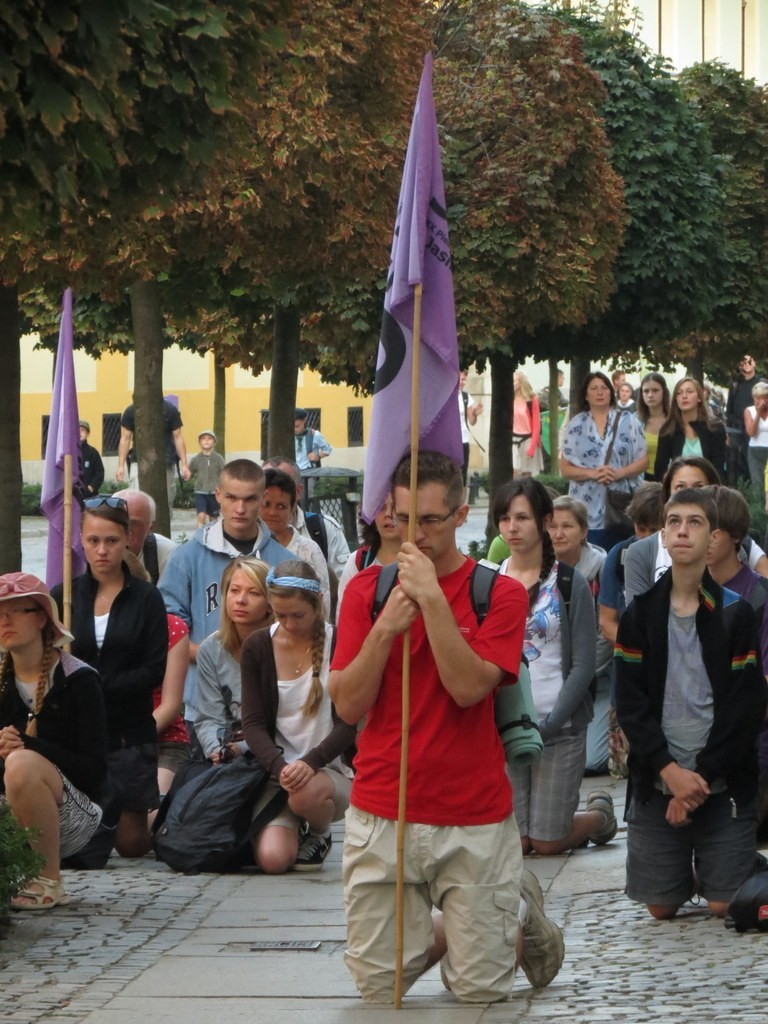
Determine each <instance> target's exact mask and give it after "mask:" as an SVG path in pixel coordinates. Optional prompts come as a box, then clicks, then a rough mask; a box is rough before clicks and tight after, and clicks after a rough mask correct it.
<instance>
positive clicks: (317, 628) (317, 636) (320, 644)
mask: <svg viewBox="0 0 768 1024" xmlns="http://www.w3.org/2000/svg"><path fill="white" fill-rule="evenodd" d="M324 652H325V619H324V618H323V615H322V612H321V606H320V601H319V600H318V601H317V604H316V607H315V625H314V629H313V630H312V686H311V688H310V691H309V694H308V695H307V699H306V701H305V702H304V706H303V707H302V709H301V712H302V714H304V715H306V716H307V718H314V716H315V715H316V714H317V712H318V711H319V710H320V704H321V702H322V699H323V684H322V683H321V682H320V672H321V670H322V667H323V654H324Z"/></svg>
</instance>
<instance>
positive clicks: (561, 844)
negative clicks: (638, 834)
mask: <svg viewBox="0 0 768 1024" xmlns="http://www.w3.org/2000/svg"><path fill="white" fill-rule="evenodd" d="M552 511H553V509H552V499H551V498H550V496H549V494H548V492H547V490H546V489H545V488H544V487H543V486H542V484H540V483H539V482H538V481H537V480H533V479H531V478H522V479H518V480H512V481H511V482H510V483H507V484H505V485H504V486H503V487H502V488H501V489H500V490H499V492H498V493H497V494H496V497H495V498H494V503H493V515H494V521H495V523H496V526H497V527H498V529H499V531H500V532H501V535H502V537H503V538H504V540H505V541H506V543H507V544H508V546H509V551H510V555H509V558H507V559H506V560H505V561H504V562H503V563H502V565H501V568H500V570H499V571H500V572H503V573H506V574H507V575H508V576H511V577H513V579H516V580H517V581H518V582H519V583H522V585H523V586H524V587H525V588H526V590H527V591H528V595H529V605H528V618H527V620H526V626H525V640H524V644H523V653H524V654H525V656H526V657H527V659H528V665H529V668H530V674H531V688H532V692H533V700H534V704H535V706H536V711H537V714H538V719H539V730H540V732H541V736H542V739H543V740H544V750H543V752H542V754H541V757H540V758H539V759H538V760H537V761H535V762H534V763H533V764H532V765H530V766H528V767H524V768H519V767H518V768H513V769H511V775H512V787H513V793H514V807H515V816H516V818H517V824H518V828H519V829H520V836H521V839H522V843H523V851H524V852H525V853H530V852H532V851H533V852H536V853H540V854H542V855H544V856H552V855H554V854H557V853H562V852H563V851H565V850H571V849H574V848H576V847H578V846H582V845H583V844H584V843H585V842H586V841H587V840H591V841H592V842H593V843H595V844H597V845H602V844H604V843H607V842H609V841H610V840H611V839H613V837H614V835H615V834H616V816H615V814H614V809H613V800H612V799H611V796H610V794H609V793H606V792H604V791H602V790H596V791H594V792H592V793H590V795H589V797H588V798H587V809H586V811H581V812H579V811H578V810H577V808H578V806H579V789H580V786H581V780H582V777H583V775H584V767H585V762H586V736H587V724H588V723H589V721H590V719H591V718H592V694H591V692H590V686H591V684H592V680H593V678H594V675H595V630H596V625H595V605H594V600H593V598H592V594H591V592H590V589H589V585H588V583H587V581H586V580H585V579H584V577H583V576H582V575H581V573H579V572H578V570H575V569H568V570H567V572H568V575H569V577H570V576H572V579H571V583H570V588H569V589H570V594H568V593H567V589H566V587H565V585H564V574H563V573H562V572H561V571H560V570H559V566H558V562H557V560H556V559H555V554H554V550H553V548H552V542H551V540H550V538H549V534H548V532H547V529H548V527H549V525H550V523H551V520H552Z"/></svg>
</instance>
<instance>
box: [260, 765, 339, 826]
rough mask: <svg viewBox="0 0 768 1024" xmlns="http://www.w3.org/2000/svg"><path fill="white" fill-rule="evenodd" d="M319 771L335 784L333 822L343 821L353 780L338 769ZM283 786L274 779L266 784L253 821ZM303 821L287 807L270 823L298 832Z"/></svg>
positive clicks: (321, 769)
mask: <svg viewBox="0 0 768 1024" xmlns="http://www.w3.org/2000/svg"><path fill="white" fill-rule="evenodd" d="M319 771H321V772H324V773H325V774H326V775H328V776H329V777H330V779H331V781H332V782H333V788H334V792H333V820H334V821H341V819H342V818H343V817H344V814H345V813H346V810H347V808H348V807H349V794H350V793H351V792H352V779H350V778H348V777H347V776H346V775H344V774H343V773H342V772H340V771H338V770H337V769H336V768H328V767H325V768H320V769H319ZM281 788H282V787H281V786H280V784H279V783H278V782H276V781H275V780H274V779H270V780H269V782H268V783H267V784H266V786H265V787H264V789H263V790H262V793H261V795H260V797H259V799H258V802H257V803H256V806H255V807H254V809H253V814H252V816H251V820H253V819H254V818H256V817H257V816H258V815H259V814H260V813H261V811H262V810H263V809H264V808H265V807H266V805H267V804H268V803H269V801H270V800H271V799H272V798H273V797H274V796H275V795H276V794H277V793H279V792H280V790H281ZM301 822H302V819H301V818H300V817H298V815H296V814H294V813H293V811H292V810H291V809H290V807H288V805H287V804H286V806H285V807H284V808H283V809H282V811H280V813H279V814H277V815H275V817H274V818H272V820H271V821H270V822H269V824H270V825H279V826H280V827H281V828H292V829H293V830H294V831H296V832H298V831H299V828H300V826H301Z"/></svg>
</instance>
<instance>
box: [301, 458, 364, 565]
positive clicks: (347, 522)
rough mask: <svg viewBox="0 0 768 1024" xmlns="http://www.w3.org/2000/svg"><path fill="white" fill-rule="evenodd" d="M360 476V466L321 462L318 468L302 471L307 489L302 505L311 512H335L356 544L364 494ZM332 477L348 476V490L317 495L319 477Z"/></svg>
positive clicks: (302, 496)
mask: <svg viewBox="0 0 768 1024" xmlns="http://www.w3.org/2000/svg"><path fill="white" fill-rule="evenodd" d="M359 476H360V470H357V469H344V468H343V467H341V466H319V467H318V468H317V469H303V470H302V471H301V478H302V484H303V490H304V493H303V495H300V498H301V504H302V507H303V508H304V509H306V510H307V511H309V512H322V513H323V515H329V516H333V518H334V519H336V520H337V521H338V522H339V523H341V525H342V528H343V530H344V536H345V537H346V538H347V541H348V542H349V544H350V545H351V546H352V547H353V548H356V547H357V545H358V536H357V509H358V506H359V505H360V494H359V492H358V487H357V478H358V477H359ZM329 477H336V478H339V477H345V478H346V481H347V486H346V488H345V490H344V493H343V494H337V495H333V496H328V497H323V496H318V495H316V494H315V491H316V484H317V481H318V480H327V479H328V478H329Z"/></svg>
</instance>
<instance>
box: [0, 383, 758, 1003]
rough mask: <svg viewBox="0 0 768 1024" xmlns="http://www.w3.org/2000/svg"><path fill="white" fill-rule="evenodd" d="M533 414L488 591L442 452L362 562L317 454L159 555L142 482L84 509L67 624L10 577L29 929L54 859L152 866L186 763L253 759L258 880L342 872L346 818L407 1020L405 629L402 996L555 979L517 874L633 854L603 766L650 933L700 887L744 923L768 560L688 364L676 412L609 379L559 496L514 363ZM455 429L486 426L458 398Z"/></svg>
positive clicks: (4, 691)
mask: <svg viewBox="0 0 768 1024" xmlns="http://www.w3.org/2000/svg"><path fill="white" fill-rule="evenodd" d="M761 386H762V385H761V383H760V382H756V383H755V384H754V385H752V387H753V391H754V394H755V405H754V407H753V406H748V407H746V408H745V409H744V411H743V422H744V424H745V430H746V431H747V433H748V436H749V438H753V437H759V436H760V430H761V428H760V427H759V425H758V426H755V429H754V431H753V433H749V431H748V427H749V424H750V423H752V422H753V421H755V423H757V421H762V418H763V412H764V411H765V412H766V415H768V397H766V398H764V396H763V393H762V392H760V391H759V390H758V389H759V388H760V387H761ZM622 387H623V390H622ZM766 394H767V395H768V386H766ZM514 396H515V397H514V413H513V422H512V424H511V430H510V441H511V445H512V456H513V461H514V465H515V474H514V476H513V479H511V480H510V481H509V482H508V483H506V484H505V485H504V486H503V487H501V488H499V489H498V491H497V492H496V493H495V494H494V495H492V501H491V507H492V518H493V523H494V525H495V527H496V530H497V531H498V537H497V538H496V540H495V541H494V543H493V544H492V545H491V547H490V549H489V552H488V560H489V562H490V563H495V564H496V565H498V571H497V573H496V575H495V576H494V579H493V585H492V588H491V589H490V590H489V591H488V594H487V600H486V601H485V603H484V604H483V605H482V606H481V605H479V604H478V603H477V601H476V600H475V597H476V589H475V573H476V563H475V562H474V561H473V560H472V559H470V558H468V557H466V556H465V555H464V554H463V552H462V551H461V550H460V548H459V547H458V542H457V531H458V530H459V529H460V527H461V526H462V524H463V523H464V522H465V520H466V517H467V515H468V511H469V508H468V505H467V504H466V502H465V478H464V477H463V476H462V469H464V470H465V469H466V466H464V467H461V466H457V465H456V464H454V463H453V462H452V461H451V460H450V459H449V458H448V457H447V456H444V455H441V454H439V453H436V452H421V453H420V454H419V457H418V464H417V466H416V480H417V492H416V496H415V499H414V502H415V503H414V505H413V507H415V522H412V521H411V517H412V515H413V511H412V506H411V494H410V480H411V466H410V459H409V458H406V459H404V460H403V461H402V462H401V463H400V465H399V466H398V468H397V470H396V472H395V475H394V478H393V481H392V490H391V495H390V497H389V499H388V500H387V502H386V504H385V505H384V507H383V508H382V509H381V510H380V512H379V513H378V514H377V515H376V517H375V519H374V521H373V522H372V523H370V524H365V525H364V526H363V531H362V543H361V545H360V546H359V547H358V548H357V550H355V551H354V552H351V553H350V552H349V548H348V547H347V546H346V542H345V541H344V540H343V533H341V531H340V528H339V526H338V524H336V523H335V522H334V521H333V520H332V519H330V518H329V517H321V518H323V522H322V530H321V531H320V532H318V530H317V526H318V524H314V527H315V528H314V529H313V528H312V526H311V523H310V516H309V514H308V513H305V512H303V511H302V509H301V506H300V501H299V499H300V490H299V487H298V486H297V484H298V483H299V482H300V480H301V469H300V467H299V466H298V465H297V464H296V463H295V462H293V461H292V460H288V459H283V458H275V459H271V460H270V461H269V464H268V465H267V466H266V469H264V468H262V467H261V466H259V465H258V464H256V463H255V462H252V461H251V460H249V459H242V458H240V459H235V460H233V461H230V462H228V463H224V464H223V465H221V466H220V467H219V471H218V475H217V476H216V479H215V486H213V492H212V493H213V497H214V499H215V503H216V510H215V515H213V516H211V518H210V521H209V520H208V516H209V510H210V509H212V506H209V505H206V510H205V516H204V517H203V519H204V520H205V521H203V522H201V525H200V527H199V529H198V530H197V531H196V533H195V534H194V536H193V537H192V538H191V539H190V540H189V541H187V542H186V543H184V544H181V545H179V546H175V545H172V544H171V547H170V549H165V550H164V552H163V554H164V557H163V558H162V563H161V560H160V559H159V558H158V550H159V549H158V542H157V539H155V540H154V542H153V541H152V540H151V538H157V535H155V534H153V533H152V525H153V522H152V520H153V512H152V507H151V503H150V499H149V496H148V495H144V494H143V493H142V492H141V491H138V490H135V489H134V490H129V491H123V492H119V493H118V494H117V495H102V494H98V493H97V494H92V495H91V496H89V497H87V498H85V500H84V502H83V511H82V518H81V524H80V525H81V538H82V544H83V549H84V552H85V555H86V559H87V563H88V564H87V569H86V572H85V573H84V574H83V575H82V576H80V577H78V578H76V579H75V580H74V581H73V585H72V597H71V602H72V604H71V632H68V631H67V630H65V629H64V626H63V625H62V618H63V612H64V608H63V602H64V595H63V591H62V589H61V588H58V587H57V588H54V589H53V590H52V591H51V592H49V591H48V588H47V587H46V585H45V584H44V583H43V582H42V581H40V580H38V579H36V578H35V577H33V576H30V575H29V574H24V573H13V574H8V575H6V576H2V577H0V647H2V649H3V651H4V652H5V654H4V658H3V661H2V664H1V665H0V760H1V761H2V764H3V767H4V776H3V785H4V792H5V797H4V798H5V800H6V801H7V802H8V804H9V805H10V807H11V809H12V811H13V813H14V814H15V816H16V817H17V818H18V820H19V821H20V822H21V824H23V825H24V826H27V827H29V828H30V829H32V830H33V831H32V838H31V840H30V841H31V843H32V845H33V846H34V848H35V849H36V850H37V852H38V853H39V854H40V857H41V866H40V869H39V873H38V875H37V876H36V877H35V878H34V879H30V880H28V881H27V882H25V883H24V886H23V888H22V889H21V890H20V892H19V893H18V895H17V896H16V897H15V899H14V901H13V906H14V907H15V908H16V909H17V910H19V911H47V910H49V909H51V908H53V907H55V906H57V905H58V904H61V903H65V902H67V900H68V897H67V894H66V891H65V888H64V884H63V881H62V876H61V863H62V860H64V861H65V863H66V860H67V858H71V857H72V856H82V854H83V851H85V850H87V849H89V847H92V846H93V844H94V843H95V842H97V841H99V842H101V843H102V847H103V844H104V837H105V835H106V837H107V839H106V856H109V852H110V850H111V849H112V848H113V847H114V849H116V850H117V852H118V853H119V854H120V855H122V856H126V857H141V856H144V855H145V854H146V853H147V852H148V851H149V850H150V849H151V847H152V827H153V818H154V815H155V814H156V812H157V809H158V807H159V805H160V803H161V801H162V800H163V799H165V801H166V806H167V804H168V801H171V800H172V798H173V794H174V779H175V778H176V777H177V776H178V777H179V778H180V777H181V776H182V774H183V773H184V772H185V771H186V769H187V765H188V764H189V763H192V762H200V763H203V762H205V763H206V764H207V765H208V766H214V768H210V767H209V770H211V771H213V770H220V769H222V768H223V766H226V765H231V764H232V763H233V762H234V763H238V764H245V763H251V762H252V763H253V764H255V765H258V766H261V768H262V769H263V770H264V771H265V772H266V774H267V776H268V780H267V782H266V785H265V788H263V789H262V790H261V791H260V793H259V796H258V799H257V800H255V801H254V805H253V807H252V808H250V809H249V815H252V816H251V817H250V820H251V821H252V822H253V828H252V830H251V833H249V837H248V838H249V844H250V845H249V859H250V861H251V863H253V864H254V865H255V866H256V867H257V868H259V869H260V870H261V871H262V872H264V873H267V874H281V873H283V872H286V871H289V870H297V871H317V870H320V869H322V867H323V863H324V861H325V859H326V858H327V856H328V853H329V850H330V849H331V842H332V840H331V824H332V822H334V821H339V820H341V819H342V818H344V819H345V839H344V854H343V868H342V873H343V883H344V891H345V910H346V915H347V929H348V949H347V953H346V960H347V963H348V966H349V968H350V971H351V972H352V975H353V977H354V980H355V983H356V985H357V987H358V989H359V991H360V992H361V994H362V996H363V997H364V998H365V999H367V1000H370V1001H373V1002H390V1001H391V1000H392V993H393V984H394V980H395V974H396V965H395V959H396V956H395V948H396V921H395V892H396V889H397V887H398V886H397V879H396V863H397V860H398V856H397V854H396V847H397V845H398V838H397V829H396V823H397V819H398V815H399V811H400V792H399V780H400V775H401V764H400V741H401V733H402V710H401V709H402V699H403V697H402V695H403V689H404V687H405V685H406V681H405V679H404V665H403V649H404V644H405V639H404V638H405V635H406V634H408V637H409V665H410V672H409V678H410V684H409V692H410V716H409V720H410V726H409V742H410V753H409V758H408V764H407V771H406V791H407V801H406V805H405V822H406V823H405V832H404V836H403V837H402V844H403V845H402V853H401V856H402V863H403V868H404V880H403V911H402V912H403V915H404V948H403V949H402V950H401V951H400V952H401V953H402V981H403V984H404V987H405V989H407V988H408V987H409V986H410V985H412V984H413V983H414V982H415V980H416V979H417V978H418V977H419V976H420V975H421V974H422V973H423V972H424V971H425V970H427V969H428V968H429V967H431V966H432V965H434V964H437V963H439V964H440V968H441V976H442V978H443V981H444V983H445V985H446V987H447V988H449V989H450V990H451V991H452V992H453V993H454V994H455V996H456V997H457V998H458V999H460V1000H462V1001H466V1002H488V1001H498V1000H502V999H506V998H507V997H508V996H509V994H510V991H511V988H512V982H513V979H514V975H515V970H516V967H517V966H519V967H520V968H521V969H522V970H523V972H524V973H525V975H526V977H527V978H528V980H529V982H530V983H531V984H532V985H533V986H534V987H543V986H545V985H548V984H549V983H550V982H551V981H552V980H553V978H554V977H555V976H556V975H557V973H558V971H559V969H560V966H561V963H562V960H563V955H564V943H563V936H562V932H561V931H560V929H559V928H558V927H557V925H556V924H555V923H554V922H553V921H551V920H550V919H549V918H548V917H547V915H546V913H545V911H544V901H543V897H542V893H541V888H540V886H539V884H538V882H537V880H536V877H535V875H534V874H533V873H532V872H531V871H530V870H528V869H526V867H525V861H524V858H525V857H526V856H530V855H536V854H538V855H552V854H557V853H561V852H564V851H567V850H572V849H576V848H580V847H584V846H587V845H589V844H592V845H594V846H601V845H604V844H606V843H609V842H611V841H612V840H613V839H614V837H615V835H616V832H617V828H618V823H617V819H616V814H615V809H614V805H613V800H612V798H611V793H610V791H609V789H607V788H604V787H603V788H595V789H593V790H591V791H590V792H589V794H588V796H587V800H586V806H585V807H584V808H583V809H580V808H579V801H580V788H581V785H582V780H583V777H584V775H585V773H586V774H590V773H591V774H594V775H599V774H602V773H605V772H606V771H607V769H608V767H609V763H610V764H611V766H612V768H613V770H614V771H616V772H617V773H623V774H625V775H628V777H629V784H628V794H627V836H628V841H627V849H628V860H627V889H626V891H627V895H628V896H629V898H630V899H632V900H635V901H637V902H639V903H641V904H643V905H644V906H646V907H647V909H648V912H649V913H650V914H651V915H652V916H653V917H654V918H657V919H666V918H670V917H672V916H674V915H675V914H676V913H677V911H678V909H679V908H680V906H681V905H682V904H684V903H685V902H686V901H688V900H689V899H691V898H692V897H694V896H698V897H700V898H701V899H702V900H705V901H707V903H708V905H709V907H710V909H711V910H712V912H713V913H714V914H716V915H718V916H720V917H723V916H724V915H725V914H726V912H727V909H728V905H729V902H730V899H731V898H732V896H733V895H734V894H735V892H736V891H737V889H738V888H739V886H740V885H741V883H742V882H743V881H744V880H745V879H746V878H747V877H749V875H750V874H751V873H752V872H753V870H754V869H755V866H756V863H757V835H758V829H759V828H760V827H763V826H764V825H765V821H766V818H767V817H768V797H767V796H766V787H765V786H764V784H763V783H764V777H765V776H768V737H766V735H765V734H764V732H763V729H762V724H763V721H764V718H765V709H766V679H765V675H764V674H763V671H762V666H763V665H765V666H768V621H767V620H766V619H764V617H763V606H764V603H765V601H766V600H767V599H768V579H765V577H768V558H766V556H765V554H764V552H763V551H762V549H761V547H760V546H759V544H758V543H757V542H756V540H755V539H753V538H752V537H751V536H750V533H749V528H750V516H749V507H748V505H747V502H746V501H745V499H744V497H743V496H742V494H741V493H740V492H739V491H738V490H736V489H733V488H730V487H728V486H725V482H724V481H725V473H726V432H725V428H724V426H722V425H721V424H719V423H718V421H717V420H715V419H714V418H713V416H712V414H711V412H710V409H709V404H708V403H707V400H706V397H705V395H704V393H703V390H702V388H701V387H700V385H699V384H698V383H697V382H696V381H694V380H692V379H691V378H684V379H683V380H681V381H678V382H677V383H676V385H675V386H674V388H673V389H672V392H671V394H670V392H669V390H668V388H667V385H666V382H665V380H664V378H663V376H662V375H660V374H657V373H651V374H648V375H647V376H646V377H645V378H644V379H643V381H642V382H641V385H640V388H639V390H638V392H637V393H636V394H635V393H634V392H632V389H631V388H629V391H627V386H626V383H625V382H623V381H622V382H620V386H619V387H618V388H617V389H614V382H613V381H612V380H611V379H610V378H609V377H607V376H606V375H605V374H603V373H601V372H592V373H590V374H588V375H587V377H586V379H585V381H584V382H583V385H582V388H581V408H580V411H579V412H578V413H577V414H576V415H575V416H573V417H572V418H571V419H570V420H569V421H568V422H567V423H566V425H565V427H564V428H563V431H562V444H561V447H562V453H561V465H562V468H563V476H564V477H565V479H566V480H567V481H568V491H569V493H568V494H567V495H557V494H553V493H551V492H550V490H549V489H548V488H547V487H545V486H544V484H543V483H542V482H541V481H540V480H538V479H536V477H537V474H538V472H539V470H540V468H541V462H540V461H539V460H537V458H536V450H537V445H538V441H539V438H540V432H541V420H540V405H539V401H538V398H537V396H536V395H535V394H534V393H533V391H532V389H531V388H530V385H529V384H528V382H527V380H526V379H525V377H524V375H523V374H521V373H520V374H516V379H515V381H514ZM553 404H554V403H553ZM558 404H559V403H558ZM459 410H460V414H461V415H462V416H467V415H468V414H469V411H470V410H472V415H473V416H474V419H473V421H472V422H474V421H475V420H476V418H477V415H479V413H480V412H481V411H482V407H481V406H479V405H475V404H474V403H471V402H470V401H468V400H466V399H464V398H463V397H462V393H461V391H460V392H459ZM300 411H301V410H297V413H298V412H300ZM303 425H304V419H300V418H299V417H298V416H297V431H298V429H299V427H300V426H301V427H303ZM206 434H208V435H210V436H212V435H211V432H206ZM297 436H299V435H298V433H297ZM301 437H302V443H303V444H304V445H305V448H306V449H307V451H309V450H310V449H312V448H313V447H314V446H315V445H316V444H319V443H320V441H319V440H318V438H317V437H316V436H315V434H314V433H309V432H308V431H306V430H303V432H301ZM206 441H207V439H206ZM214 441H215V438H214ZM746 447H747V449H749V444H747V446H746ZM211 451H213V445H209V454H210V452H211ZM747 454H749V451H747ZM320 457H321V456H320V454H319V452H318V455H317V460H316V461H319V458H320ZM309 461H310V462H312V461H313V460H312V459H311V458H310V460H309ZM758 462H759V459H758V457H757V456H754V457H753V460H752V463H751V464H754V465H757V464H758ZM763 465H764V463H763V462H760V466H763ZM208 468H209V467H206V471H207V470H208ZM409 530H410V531H411V532H412V535H413V540H412V541H409V540H408V539H407V538H408V536H409ZM340 533H341V538H339V534H340ZM313 534H314V536H315V537H319V536H322V537H324V538H325V544H324V546H321V544H319V543H318V542H317V540H315V539H313ZM168 543H169V544H170V542H168ZM160 547H161V548H162V547H163V545H162V544H160ZM153 551H154V554H153ZM391 569H396V570H397V573H396V575H395V574H394V573H393V572H391V571H390V570H391ZM385 583H386V586H384V584H385ZM64 646H67V647H68V650H67V651H64V650H62V648H63V647H64ZM521 665H525V666H527V672H523V670H522V668H521ZM523 679H525V680H526V685H530V694H531V700H532V704H533V707H534V709H535V710H534V716H535V724H536V727H537V729H538V732H539V734H540V737H541V741H542V749H541V753H540V755H539V756H538V757H537V758H536V759H535V760H533V761H532V762H531V763H526V764H521V763H517V762H514V760H513V759H512V758H510V759H509V761H507V757H506V756H505V748H504V746H503V745H502V742H501V739H500V736H499V730H498V728H497V724H496V721H495V717H494V696H495V694H496V692H497V691H498V690H499V688H501V687H507V686H513V687H514V686H516V685H518V680H520V685H522V680H523ZM528 681H529V682H528ZM182 712H183V714H182ZM265 808H270V809H271V810H270V811H269V814H270V815H271V816H270V817H267V818H265ZM161 814H162V812H161ZM105 859H106V857H105V858H104V860H105ZM104 860H102V863H103V862H104Z"/></svg>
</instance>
